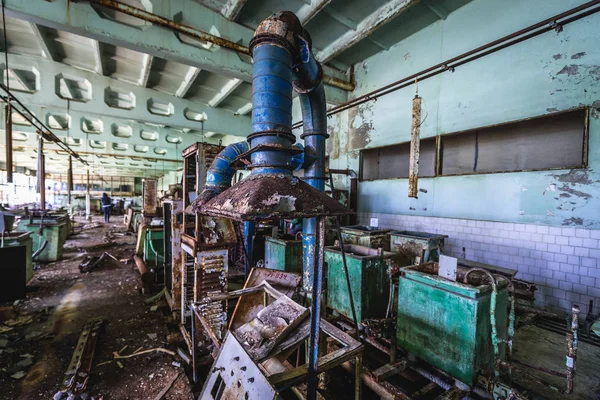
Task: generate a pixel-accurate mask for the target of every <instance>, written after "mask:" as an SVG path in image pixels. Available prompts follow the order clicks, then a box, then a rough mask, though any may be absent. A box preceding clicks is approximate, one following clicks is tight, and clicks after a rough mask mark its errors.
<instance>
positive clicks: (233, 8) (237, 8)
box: [221, 0, 248, 21]
mask: <svg viewBox="0 0 600 400" xmlns="http://www.w3.org/2000/svg"><path fill="white" fill-rule="evenodd" d="M247 1H248V0H227V3H225V5H224V6H223V8H222V9H221V14H223V16H224V17H225V18H227V19H228V20H230V21H235V20H236V19H237V17H238V16H239V15H240V12H241V11H242V8H243V7H244V4H246V2H247Z"/></svg>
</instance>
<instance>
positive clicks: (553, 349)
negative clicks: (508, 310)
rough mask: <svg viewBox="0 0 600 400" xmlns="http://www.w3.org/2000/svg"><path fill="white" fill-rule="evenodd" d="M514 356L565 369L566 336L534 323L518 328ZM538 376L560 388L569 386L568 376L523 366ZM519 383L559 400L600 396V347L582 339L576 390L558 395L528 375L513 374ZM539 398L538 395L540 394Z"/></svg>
mask: <svg viewBox="0 0 600 400" xmlns="http://www.w3.org/2000/svg"><path fill="white" fill-rule="evenodd" d="M514 343H515V347H514V353H513V357H514V359H516V360H517V361H522V362H526V363H528V364H530V365H535V366H540V367H545V368H550V369H553V370H556V371H564V370H565V369H566V367H565V357H566V355H567V342H566V339H565V336H564V335H561V334H558V333H554V332H550V331H547V330H545V329H542V328H538V327H536V326H533V325H527V326H523V327H521V328H519V329H518V330H517V333H516V335H515V337H514ZM524 369H525V370H526V372H529V373H531V374H533V375H535V376H536V377H538V378H540V379H543V380H545V381H546V382H548V383H550V384H552V385H554V386H556V387H558V388H564V387H566V379H563V378H560V377H555V376H551V375H548V374H545V373H542V372H539V371H535V370H534V369H530V368H524ZM513 376H514V379H515V381H516V382H517V383H519V384H521V385H523V386H525V387H527V388H531V389H532V390H534V391H535V392H536V393H539V395H540V396H542V397H541V398H545V399H552V400H554V399H556V400H559V399H560V400H563V399H565V400H566V399H568V400H588V399H594V400H598V399H600V347H597V346H593V345H590V344H587V343H583V342H581V341H580V342H579V346H578V351H577V365H576V375H575V379H574V383H573V388H574V390H573V393H572V394H570V395H565V394H559V393H556V392H554V391H552V390H550V389H548V388H545V387H543V386H541V385H537V384H535V383H533V382H531V381H530V380H528V379H527V378H526V377H523V376H520V375H519V374H514V375H513ZM538 398H539V397H538Z"/></svg>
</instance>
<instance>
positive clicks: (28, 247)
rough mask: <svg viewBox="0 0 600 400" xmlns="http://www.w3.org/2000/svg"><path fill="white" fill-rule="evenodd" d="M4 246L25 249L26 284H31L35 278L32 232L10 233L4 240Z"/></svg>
mask: <svg viewBox="0 0 600 400" xmlns="http://www.w3.org/2000/svg"><path fill="white" fill-rule="evenodd" d="M3 246H4V247H9V246H11V247H12V246H23V247H25V257H26V261H25V282H29V281H30V280H31V278H33V241H32V240H31V232H18V231H13V232H10V233H9V234H8V235H5V236H4V238H3Z"/></svg>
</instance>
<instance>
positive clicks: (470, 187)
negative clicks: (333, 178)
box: [294, 0, 600, 228]
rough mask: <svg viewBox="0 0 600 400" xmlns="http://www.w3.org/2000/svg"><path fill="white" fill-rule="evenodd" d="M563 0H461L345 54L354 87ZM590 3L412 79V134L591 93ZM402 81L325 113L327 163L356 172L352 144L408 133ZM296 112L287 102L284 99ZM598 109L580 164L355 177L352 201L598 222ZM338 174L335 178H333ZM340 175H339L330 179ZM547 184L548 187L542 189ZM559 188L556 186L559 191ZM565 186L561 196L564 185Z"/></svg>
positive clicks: (596, 63) (595, 91) (487, 216)
mask: <svg viewBox="0 0 600 400" xmlns="http://www.w3.org/2000/svg"><path fill="white" fill-rule="evenodd" d="M582 3H583V1H582V0H579V1H574V0H546V1H535V0H526V1H523V0H521V1H519V0H506V1H497V0H473V1H472V2H470V3H469V4H467V5H465V6H463V7H462V8H460V9H458V10H456V11H455V12H453V13H452V14H450V15H449V16H448V17H447V19H446V20H440V21H438V22H436V23H434V24H432V25H430V26H429V27H427V28H425V29H423V30H421V31H419V32H417V33H416V34H414V35H412V36H410V37H409V38H407V39H405V40H404V41H402V42H400V43H398V44H397V45H395V46H394V47H392V48H391V49H390V50H389V51H384V52H381V53H379V54H377V55H375V56H373V57H371V58H370V59H367V60H366V61H364V62H362V63H360V64H358V65H356V68H355V71H356V81H357V85H358V87H357V90H356V91H355V92H354V95H355V96H359V95H361V94H364V93H366V92H368V91H371V90H373V89H376V88H378V87H381V86H384V85H386V84H388V83H390V82H393V81H395V80H397V79H400V78H403V77H405V76H408V75H410V74H412V73H415V72H418V71H420V70H422V69H424V68H427V67H430V66H432V65H434V64H437V63H439V62H441V61H443V60H446V59H448V58H451V57H453V56H455V55H458V54H460V53H462V52H465V51H467V50H470V49H472V48H475V47H477V46H480V45H482V44H485V43H487V42H489V41H491V40H494V39H497V38H499V37H501V36H503V35H506V34H509V33H512V32H514V31H516V30H519V29H521V28H523V27H526V26H528V25H531V24H533V23H536V22H538V21H540V20H543V19H545V18H548V17H550V16H552V15H555V14H558V13H560V12H562V11H565V10H567V9H569V8H572V7H575V6H577V5H580V4H582ZM599 26H600V15H598V14H596V15H593V16H590V17H587V18H585V19H583V20H580V21H577V22H575V23H572V24H570V25H567V26H565V27H564V30H563V32H561V33H556V32H554V31H551V32H549V33H546V34H543V35H542V36H538V37H536V38H533V39H530V40H528V41H526V42H523V43H521V44H518V45H515V46H513V47H510V48H508V49H504V50H501V51H499V52H498V53H495V54H492V55H489V56H486V57H484V58H482V59H479V60H477V61H474V62H472V63H469V64H467V65H464V66H462V67H459V68H457V69H456V71H455V72H453V73H452V72H445V73H443V74H442V75H439V76H437V77H435V78H432V79H429V80H427V81H424V82H421V83H419V85H418V86H419V95H420V96H422V97H423V115H424V116H425V115H426V116H427V117H426V120H425V122H424V123H423V125H422V128H421V135H422V137H432V136H435V135H440V134H444V133H450V132H456V131H462V130H466V129H472V128H477V127H482V126H487V125H492V124H498V123H504V122H508V121H514V120H519V119H524V118H529V117H535V116H539V115H543V114H547V113H551V112H556V111H561V110H568V109H571V108H575V107H580V106H591V105H592V104H593V103H594V102H595V101H598V100H600V47H599V45H598V43H599V42H598V40H599V39H600V33H599V30H598V27H599ZM414 94H415V88H414V86H413V87H409V88H405V89H402V90H400V91H397V92H395V93H392V94H390V95H387V96H385V97H383V98H380V99H379V100H378V101H376V102H370V103H367V104H365V105H362V106H359V107H358V108H354V109H352V110H350V111H348V112H344V113H342V114H340V115H338V116H336V117H334V118H330V119H329V131H330V134H331V135H332V137H331V138H330V140H329V141H328V142H329V143H328V153H329V155H330V157H331V166H332V167H337V168H346V167H349V168H352V169H354V170H356V171H358V150H359V149H361V148H371V147H378V146H384V145H389V144H394V143H401V142H406V141H408V140H409V138H410V126H411V99H412V98H413V96H414ZM294 111H295V113H294V115H295V117H296V118H294V120H298V119H299V118H298V117H299V111H298V107H296V109H295V110H294ZM599 115H600V110H594V109H592V110H591V112H590V121H589V158H588V161H589V163H588V164H589V167H588V168H587V169H585V170H572V171H570V170H561V171H543V172H517V173H505V174H487V175H470V176H455V177H439V178H430V179H420V180H419V188H421V189H424V190H426V193H424V192H420V193H419V198H418V199H409V198H408V197H407V195H406V194H407V191H408V182H407V180H406V179H396V180H379V181H372V182H360V183H359V211H362V212H378V213H390V214H412V215H423V216H437V217H454V218H469V219H482V220H496V221H506V222H522V223H540V224H548V225H578V226H584V227H590V228H600V119H599ZM340 179H342V178H340ZM340 184H342V185H346V184H347V181H346V180H344V179H342V180H341V181H340ZM552 184H554V185H556V186H555V187H556V191H554V192H552V191H550V192H546V194H544V191H545V189H546V188H548V187H550V186H551V185H552ZM561 194H563V197H559V196H560V195H561ZM565 194H566V195H569V196H570V197H564V195H565Z"/></svg>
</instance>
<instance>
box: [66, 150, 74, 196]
mask: <svg viewBox="0 0 600 400" xmlns="http://www.w3.org/2000/svg"><path fill="white" fill-rule="evenodd" d="M72 190H73V159H72V158H71V156H69V170H68V171H67V196H68V204H69V207H71V191H72Z"/></svg>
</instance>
